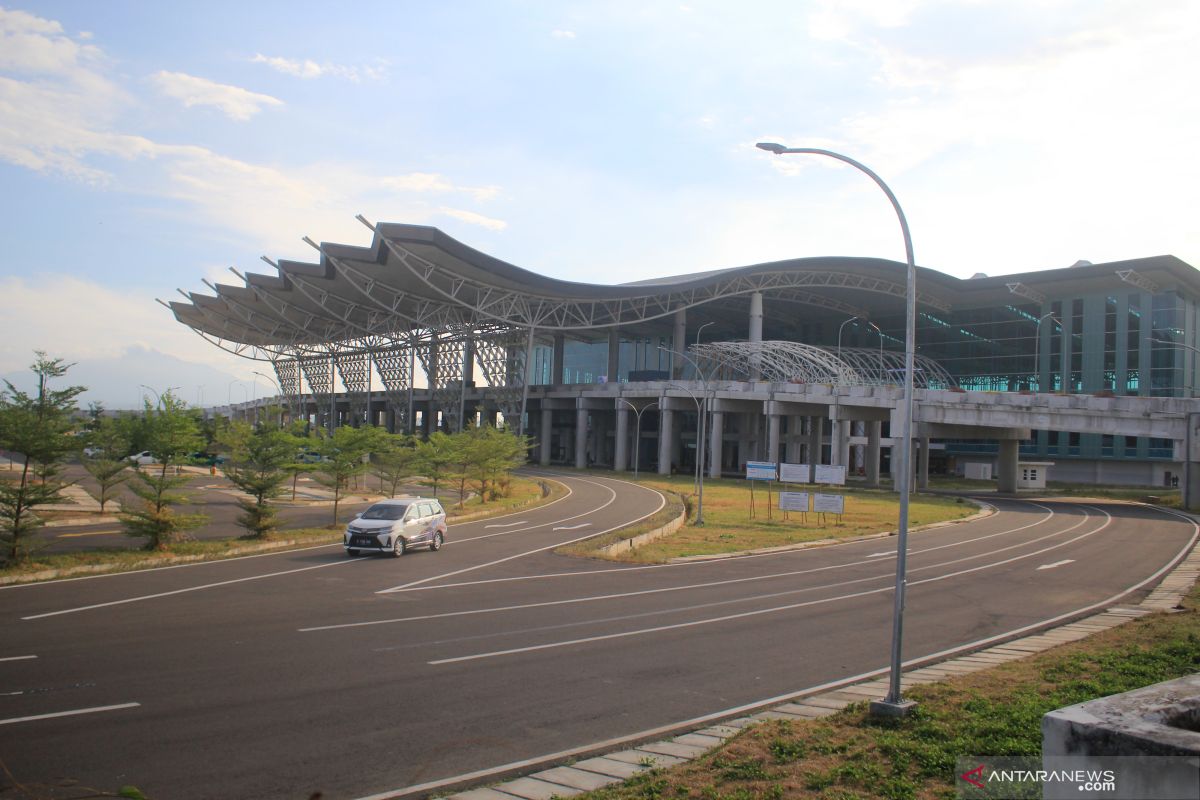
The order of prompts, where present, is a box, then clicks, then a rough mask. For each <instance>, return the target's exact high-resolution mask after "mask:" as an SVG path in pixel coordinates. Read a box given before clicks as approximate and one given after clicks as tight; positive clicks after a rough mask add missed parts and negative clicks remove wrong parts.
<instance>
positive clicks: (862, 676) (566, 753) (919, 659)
mask: <svg viewBox="0 0 1200 800" xmlns="http://www.w3.org/2000/svg"><path fill="white" fill-rule="evenodd" d="M1148 508H1152V509H1153V510H1157V511H1162V512H1163V513H1164V514H1169V515H1170V516H1174V517H1178V518H1179V519H1182V520H1183V521H1185V522H1188V523H1190V524H1191V525H1192V538H1191V539H1190V540H1189V541H1188V543H1187V544H1186V545H1184V547H1183V549H1182V550H1180V551H1179V553H1178V554H1176V556H1175V558H1174V559H1172V560H1171V562H1170V563H1168V564H1167V565H1166V566H1164V567H1163V568H1162V569H1160V570H1158V572H1155V573H1154V574H1153V575H1151V576H1150V577H1148V578H1146V579H1145V580H1143V581H1142V582H1140V583H1138V584H1136V585H1134V586H1130V587H1128V588H1127V589H1124V590H1122V591H1120V592H1118V593H1117V594H1114V595H1113V596H1112V597H1107V598H1105V599H1104V600H1101V601H1100V602H1098V603H1093V604H1092V605H1090V606H1085V607H1083V608H1077V609H1074V610H1072V611H1068V612H1066V613H1065V614H1060V615H1058V616H1056V617H1051V618H1050V619H1044V620H1039V621H1038V622H1034V623H1031V624H1029V625H1025V626H1023V627H1020V628H1014V629H1012V630H1008V631H1003V632H1001V633H997V634H994V635H992V636H988V637H986V638H983V639H976V640H975V641H973V642H966V643H963V644H959V645H955V646H954V647H950V648H947V649H945V650H940V651H938V652H936V653H925V654H923V655H919V656H916V657H914V658H910V659H908V660H907V661H905V662H903V663H902V664H901V667H902V668H904V669H907V668H909V667H914V666H917V665H918V664H927V663H929V662H931V661H935V660H941V659H945V658H948V657H950V656H952V655H956V654H958V653H963V652H967V651H973V650H977V649H979V648H981V647H985V646H987V645H991V644H995V643H996V642H1003V641H1008V640H1010V639H1012V638H1013V637H1015V636H1020V635H1022V634H1026V633H1030V632H1032V631H1035V630H1039V629H1043V628H1046V627H1047V626H1050V625H1054V624H1055V623H1058V622H1063V621H1065V620H1068V619H1073V618H1076V617H1079V616H1081V615H1083V614H1087V613H1090V612H1092V611H1096V610H1098V609H1101V608H1107V607H1109V606H1110V605H1112V604H1113V603H1115V602H1117V601H1118V600H1120V599H1121V598H1124V597H1127V596H1128V595H1129V594H1130V593H1131V592H1135V591H1137V590H1138V589H1141V588H1142V587H1143V586H1147V585H1149V584H1150V583H1152V582H1154V581H1156V580H1158V579H1159V578H1160V577H1162V576H1163V575H1164V574H1166V573H1167V572H1168V571H1169V570H1171V569H1172V568H1174V566H1175V565H1176V564H1177V563H1179V562H1180V561H1182V560H1183V559H1184V558H1185V557H1186V556H1187V554H1188V553H1189V552H1191V549H1192V546H1193V545H1194V544H1195V543H1196V541H1197V539H1200V525H1197V524H1196V522H1195V520H1192V519H1191V518H1189V517H1185V516H1183V515H1182V514H1176V513H1173V512H1167V511H1165V510H1164V509H1154V508H1153V507H1152V506H1148ZM888 671H889V667H880V668H878V669H873V670H869V671H867V672H860V673H859V674H857V675H851V676H848V677H845V678H839V679H837V680H833V681H829V682H827V683H822V684H819V685H817V686H807V687H804V688H802V689H796V690H793V691H790V692H787V693H785V694H779V695H775V696H774V697H765V698H761V699H759V700H754V701H751V702H749V703H746V704H744V705H740V706H734V707H733V708H723V709H721V710H719V711H713V712H711V713H709V714H705V715H703V716H699V717H693V718H692V719H688V720H682V721H679V722H670V723H667V724H666V725H660V726H659V727H657V728H651V729H649V730H644V731H638V732H637V733H633V734H629V735H625V736H617V737H614V738H611V739H606V740H604V741H603V742H590V743H588V744H585V745H582V746H579V747H572V748H569V749H566V750H560V751H558V752H557V753H549V754H546V755H540V756H535V757H533V758H527V759H524V760H522V761H513V762H510V763H508V764H502V765H500V766H497V767H488V768H485V769H480V770H476V771H475V772H471V773H467V774H465V775H455V776H452V777H449V778H441V779H438V780H433V781H428V782H426V783H422V784H418V785H414V786H405V787H402V788H399V789H391V790H388V791H383V792H379V793H377V794H373V795H369V796H365V797H360V798H358V800H399V798H401V797H407V796H410V795H413V794H416V793H417V792H425V793H429V792H432V791H434V790H436V789H440V788H442V787H445V786H453V785H456V784H459V783H465V782H467V781H478V780H481V779H483V778H490V777H493V776H498V775H506V774H508V773H510V772H513V771H516V770H524V769H525V768H527V767H532V766H541V765H545V764H548V763H551V762H554V761H561V760H563V759H567V758H574V757H576V756H580V755H582V754H585V753H593V752H609V751H612V750H616V749H619V748H620V746H622V745H626V744H629V743H631V742H641V741H649V740H651V739H654V738H658V737H660V736H661V735H663V734H666V733H673V732H676V731H681V730H687V729H693V728H699V727H702V726H703V725H705V724H707V723H710V722H713V721H716V720H722V719H730V718H732V717H735V716H738V715H739V714H742V713H745V712H747V711H754V710H757V709H762V708H765V707H768V706H773V705H777V704H779V703H782V702H785V701H787V700H792V699H795V698H797V697H803V696H808V695H812V694H817V693H820V692H824V691H827V690H829V689H835V688H841V687H844V686H851V685H853V684H856V683H859V682H861V681H865V680H867V679H868V678H874V677H877V676H879V675H884V674H887V672H888Z"/></svg>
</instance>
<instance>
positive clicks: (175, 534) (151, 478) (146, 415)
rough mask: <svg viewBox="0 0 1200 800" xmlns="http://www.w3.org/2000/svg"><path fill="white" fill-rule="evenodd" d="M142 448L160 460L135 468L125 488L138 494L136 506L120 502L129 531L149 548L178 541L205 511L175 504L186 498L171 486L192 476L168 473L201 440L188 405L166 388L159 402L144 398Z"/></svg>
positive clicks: (179, 485) (199, 521)
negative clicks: (182, 510) (186, 510)
mask: <svg viewBox="0 0 1200 800" xmlns="http://www.w3.org/2000/svg"><path fill="white" fill-rule="evenodd" d="M143 419H144V421H145V425H144V428H145V436H146V442H147V444H146V448H145V449H147V450H149V451H150V453H151V454H152V455H153V456H154V458H155V459H156V460H157V461H158V464H157V465H153V466H151V467H149V468H148V469H147V470H146V471H145V472H143V471H142V470H140V469H139V470H137V471H136V473H135V475H136V479H135V480H134V482H133V483H131V484H130V486H129V489H130V491H132V492H133V493H134V494H135V495H137V496H138V498H139V499H140V500H141V503H140V507H139V506H134V505H125V504H122V506H121V510H122V512H123V515H122V519H121V522H122V524H124V526H125V532H126V533H127V534H129V535H130V536H138V537H143V538H145V539H146V549H147V550H162V549H164V548H166V546H167V545H168V544H170V543H171V542H174V541H176V540H177V539H178V538H179V537H180V536H181V535H182V534H183V532H184V531H187V530H190V529H192V528H197V527H199V526H200V525H203V524H204V522H205V520H206V519H207V517H205V516H204V515H203V514H180V513H178V512H176V511H175V509H174V508H173V506H176V505H180V504H183V503H186V502H188V499H187V496H186V495H184V494H182V493H180V492H178V491H175V490H177V489H180V488H182V487H183V486H185V485H187V483H188V481H189V480H191V477H190V476H188V475H186V474H184V475H180V474H178V471H176V474H171V472H170V471H169V470H170V469H171V467H173V466H175V465H177V464H179V463H180V462H181V461H182V460H183V459H184V458H186V457H187V454H188V453H192V452H195V451H196V450H197V449H199V447H200V446H201V444H202V442H203V441H204V439H203V437H202V436H201V434H200V430H199V426H198V425H197V420H196V417H195V415H193V414H192V413H190V412H189V411H188V409H187V405H186V404H185V403H184V402H183V401H182V400H179V399H177V398H176V397H175V396H174V395H173V394H171V392H170V391H167V392H164V393H163V395H162V399H161V401H160V403H159V406H158V408H154V407H152V406H151V405H150V403H149V402H147V403H146V407H145V410H144V412H143Z"/></svg>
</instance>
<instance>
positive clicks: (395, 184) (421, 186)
mask: <svg viewBox="0 0 1200 800" xmlns="http://www.w3.org/2000/svg"><path fill="white" fill-rule="evenodd" d="M380 183H381V184H382V185H383V186H385V187H387V188H389V189H397V190H400V191H404V192H433V193H446V192H461V193H464V194H469V195H471V196H472V197H474V198H475V199H476V200H481V201H482V200H490V199H492V198H493V197H495V196H496V195H497V194H498V193H499V192H500V187H498V186H456V185H454V184H453V183H451V182H450V181H449V180H447V179H446V178H445V177H444V176H442V175H439V174H437V173H436V172H410V173H408V174H407V175H392V176H389V177H386V178H383V179H381V180H380Z"/></svg>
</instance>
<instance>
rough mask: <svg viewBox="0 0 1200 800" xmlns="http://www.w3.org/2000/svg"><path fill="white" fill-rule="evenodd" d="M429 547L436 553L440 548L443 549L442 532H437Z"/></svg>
mask: <svg viewBox="0 0 1200 800" xmlns="http://www.w3.org/2000/svg"><path fill="white" fill-rule="evenodd" d="M429 549H430V550H431V551H432V552H434V553H436V552H437V551H438V550H441V549H442V534H441V533H435V534H434V535H433V541H432V542H430V543H429Z"/></svg>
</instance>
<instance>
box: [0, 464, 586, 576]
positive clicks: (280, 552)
mask: <svg viewBox="0 0 1200 800" xmlns="http://www.w3.org/2000/svg"><path fill="white" fill-rule="evenodd" d="M562 486H563V487H565V488H566V490H567V493H566V494H564V495H563V496H562V497H560V498H558V499H557V500H551V501H550V502H549V503H546V504H545V505H542V506H538V509H539V510H541V509H543V508H549V507H550V506H552V505H554V504H556V503H561V502H562V501H563V500H566V499H567V498H568V497H570V496H571V495H572V494H574V491H573V490H572V489H571V487H570V486H567V485H566V484H565V483H563V484H562ZM528 513H529V509H522V510H521V511H519V512H513V513H511V514H500V515H499V516H495V517H488V518H487V519H489V520H493V519H504V518H505V517H515V516H517V515H518V514H528ZM451 521H452V522H453V520H451ZM483 521H484V520H468V521H467V522H461V523H455V524H456V526H459V527H462V526H467V525H475V524H476V523H478V522H483ZM492 535H493V536H494V535H496V534H492ZM464 541H470V540H469V539H456V540H455V542H446V544H453V543H456V542H464ZM341 546H342V542H341V541H337V542H330V543H329V544H315V545H312V546H310V547H297V548H295V549H292V550H275V551H272V552H270V553H254V554H253V555H248V556H235V557H234V558H219V559H214V560H212V561H197V562H194V563H191V564H169V565H167V566H165V567H148V568H146V569H135V570H129V571H127V572H105V573H101V574H99V575H80V576H78V577H75V578H56V579H55V580H52V581H31V582H29V583H10V584H5V585H3V586H0V591H4V590H5V589H29V588H33V587H46V586H57V585H59V584H61V583H70V582H71V581H93V580H96V579H98V578H120V577H124V576H127V575H140V574H142V573H144V572H159V571H161V570H165V569H186V568H190V567H211V566H213V565H214V564H226V563H229V562H231V561H244V560H246V559H248V558H269V557H271V556H286V555H291V554H293V553H303V552H305V551H307V550H321V549H323V548H326V547H341Z"/></svg>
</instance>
